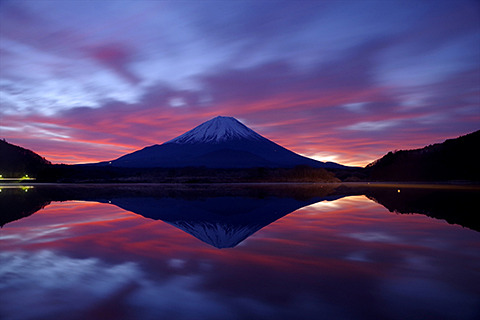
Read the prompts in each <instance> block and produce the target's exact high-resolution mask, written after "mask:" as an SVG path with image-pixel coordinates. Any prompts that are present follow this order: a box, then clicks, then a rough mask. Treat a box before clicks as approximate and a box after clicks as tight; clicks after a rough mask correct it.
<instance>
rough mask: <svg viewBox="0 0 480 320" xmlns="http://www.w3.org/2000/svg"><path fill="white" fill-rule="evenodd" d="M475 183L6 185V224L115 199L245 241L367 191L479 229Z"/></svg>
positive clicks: (205, 232) (210, 235) (230, 243)
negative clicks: (71, 203) (53, 207)
mask: <svg viewBox="0 0 480 320" xmlns="http://www.w3.org/2000/svg"><path fill="white" fill-rule="evenodd" d="M479 194H480V193H479V190H478V189H477V188H470V187H468V188H451V187H449V188H443V187H438V186H436V187H428V188H427V187H419V186H407V185H402V186H393V185H390V186H369V185H355V186H354V187H352V186H345V185H310V186H307V185H303V186H241V185H238V186H228V187H226V186H223V187H222V186H220V187H219V186H213V185H210V186H195V187H194V186H190V187H185V186H184V187H180V188H179V187H178V186H177V187H175V186H136V187H134V186H131V185H130V186H118V185H110V186H94V187H92V186H69V187H37V188H31V189H22V188H17V189H14V188H8V189H3V190H2V192H1V193H0V209H1V215H0V225H1V226H3V225H5V224H6V223H9V222H11V221H14V220H18V219H22V218H24V217H27V216H29V215H31V214H33V213H35V212H36V211H38V210H40V209H41V208H43V207H45V206H46V205H48V204H49V203H51V202H53V201H66V200H86V201H96V202H101V203H111V204H113V205H116V206H118V207H120V208H122V209H125V210H127V211H130V212H133V213H136V214H139V215H141V216H143V217H145V218H149V219H154V220H162V221H164V222H166V223H168V224H170V225H173V226H175V227H177V228H179V229H181V230H183V231H185V232H187V233H189V234H191V235H192V236H194V237H196V238H198V239H199V240H201V241H203V242H205V243H207V244H209V245H212V246H214V247H216V248H231V247H235V246H236V245H238V244H239V243H241V242H242V241H243V240H245V239H246V238H248V237H249V236H251V235H252V234H254V233H255V232H257V231H258V230H260V229H262V228H264V227H265V226H267V225H269V224H271V223H272V222H274V221H276V220H278V219H280V218H282V217H284V216H285V215H287V214H289V213H291V212H293V211H296V210H298V209H299V208H302V207H304V206H308V205H310V204H314V203H317V202H321V201H332V200H336V199H339V198H342V197H345V196H350V195H366V196H367V197H368V198H370V199H371V200H373V201H376V202H378V203H380V204H381V205H383V206H384V207H386V208H387V209H388V210H389V211H391V212H396V213H419V214H424V215H427V216H430V217H434V218H438V219H444V220H446V221H448V222H449V223H455V224H460V225H462V226H464V227H468V228H470V229H473V230H477V231H480V225H479V222H478V219H477V218H476V217H475V216H474V215H473V212H472V210H473V208H475V202H476V199H478V196H479Z"/></svg>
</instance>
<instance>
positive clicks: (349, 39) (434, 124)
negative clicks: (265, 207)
mask: <svg viewBox="0 0 480 320" xmlns="http://www.w3.org/2000/svg"><path fill="white" fill-rule="evenodd" d="M218 115H222V116H232V117H235V118H237V119H238V120H240V121H241V122H242V123H244V124H245V125H247V126H248V127H250V128H251V129H253V130H255V131H256V132H257V133H259V134H261V135H263V136H264V137H266V138H268V139H270V140H272V141H274V142H276V143H278V144H280V145H282V146H284V147H286V148H288V149H290V150H292V151H295V152H297V153H300V154H302V155H305V156H309V157H312V158H315V159H317V160H321V161H335V162H338V163H341V164H345V165H354V166H364V165H366V164H368V163H370V162H372V161H374V160H375V159H378V158H380V157H381V156H382V155H384V154H385V153H387V152H389V151H393V150H399V149H413V148H420V147H423V146H426V145H429V144H432V143H438V142H442V141H444V140H445V139H449V138H455V137H458V136H460V135H464V134H467V133H470V132H473V131H476V130H478V129H480V2H478V1H474V0H470V1H468V0H448V1H442V0H434V1H429V0H423V1H418V0H415V1H408V0H402V1H400V0H399V1H389V0H382V1H347V0H345V1H120V0H110V1H107V0H105V1H88V0H83V1H69V0H61V1H46V0H31V1H25V0H10V1H9V0H3V1H0V138H2V139H6V141H7V142H10V143H13V144H17V145H20V146H22V147H25V148H28V149H31V150H33V151H35V152H37V153H39V154H40V155H42V156H44V157H45V158H46V159H47V160H50V161H52V162H54V163H66V164H74V163H85V162H97V161H105V160H112V159H115V158H118V157H119V156H122V155H124V154H126V153H130V152H133V151H135V150H138V149H141V148H143V147H145V146H149V145H153V144H161V143H163V142H166V141H168V140H171V139H173V138H175V137H177V136H179V135H181V134H182V133H184V132H186V131H188V130H190V129H192V128H193V127H195V126H197V125H199V124H201V123H203V122H205V121H207V120H209V119H211V118H214V117H216V116H218Z"/></svg>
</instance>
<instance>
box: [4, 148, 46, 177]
mask: <svg viewBox="0 0 480 320" xmlns="http://www.w3.org/2000/svg"><path fill="white" fill-rule="evenodd" d="M49 165H51V163H50V161H47V160H45V158H43V157H41V156H39V155H38V154H36V153H35V152H33V151H31V150H28V149H25V148H22V147H19V146H16V145H14V144H11V143H8V142H6V141H5V140H0V171H1V172H0V174H1V175H2V176H3V178H8V177H15V178H17V177H23V176H25V175H26V174H28V175H30V176H35V175H36V174H37V173H38V172H40V171H41V170H43V169H44V168H46V167H48V166H49Z"/></svg>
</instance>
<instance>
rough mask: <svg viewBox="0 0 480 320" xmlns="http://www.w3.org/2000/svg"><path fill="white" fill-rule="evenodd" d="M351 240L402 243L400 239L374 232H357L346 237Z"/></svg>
mask: <svg viewBox="0 0 480 320" xmlns="http://www.w3.org/2000/svg"><path fill="white" fill-rule="evenodd" d="M346 236H347V237H349V238H353V239H356V240H360V241H365V242H384V243H402V242H403V241H401V240H400V239H399V238H397V237H394V236H392V235H389V234H387V233H385V232H380V231H372V232H355V233H349V234H347V235H346Z"/></svg>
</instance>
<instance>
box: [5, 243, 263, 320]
mask: <svg viewBox="0 0 480 320" xmlns="http://www.w3.org/2000/svg"><path fill="white" fill-rule="evenodd" d="M184 262H185V261H181V260H178V259H172V260H170V262H169V263H170V264H172V263H173V264H174V265H175V266H176V267H180V266H181V265H183V263H184ZM0 279H1V281H0V294H1V296H2V304H0V314H1V315H2V316H5V317H6V319H11V320H21V319H36V318H51V319H54V318H56V317H58V316H59V315H67V317H68V318H74V319H77V318H79V319H80V318H82V317H84V319H86V318H87V317H88V314H89V312H94V311H95V312H97V313H98V312H100V313H102V314H110V313H111V312H118V311H115V310H113V309H112V310H110V308H114V309H115V308H117V309H119V310H120V309H122V310H126V311H125V312H126V314H125V315H123V316H122V318H121V319H130V318H132V319H133V318H135V319H160V318H169V317H170V318H176V319H191V318H192V316H194V317H195V318H199V319H202V318H205V319H206V318H208V319H225V318H227V317H229V316H232V315H233V314H232V312H233V308H232V305H229V304H228V303H221V302H220V301H219V299H218V297H216V296H215V292H213V293H208V292H202V290H197V289H196V288H199V287H200V286H201V283H202V278H201V276H200V275H180V276H179V275H176V276H173V275H171V274H170V275H164V278H163V279H162V280H160V281H159V280H158V279H157V280H155V281H153V280H151V279H148V277H147V275H146V274H145V272H144V271H143V270H141V269H140V267H139V265H138V264H136V263H133V262H125V263H121V264H117V265H111V264H107V263H104V262H102V261H100V260H99V259H97V258H88V259H75V258H69V257H66V256H61V255H57V254H56V253H54V252H52V251H47V250H45V251H41V252H38V253H35V254H29V253H27V252H3V253H0ZM243 300H245V301H243ZM247 300H248V301H247ZM4 301H8V303H3V302H4ZM112 301H113V305H114V306H113V307H112V304H111V303H109V302H112ZM252 303H253V301H250V299H239V300H238V301H236V302H235V305H236V307H238V308H241V309H248V308H250V307H252V306H254V304H255V303H256V304H258V305H257V306H256V307H255V309H256V311H257V312H260V313H266V314H268V313H270V312H272V309H271V306H268V305H265V304H262V303H258V302H255V303H254V304H252ZM26 305H28V308H25V306H26ZM99 310H100V311H99ZM73 314H75V315H76V316H73ZM128 314H131V315H132V317H129V316H128Z"/></svg>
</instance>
